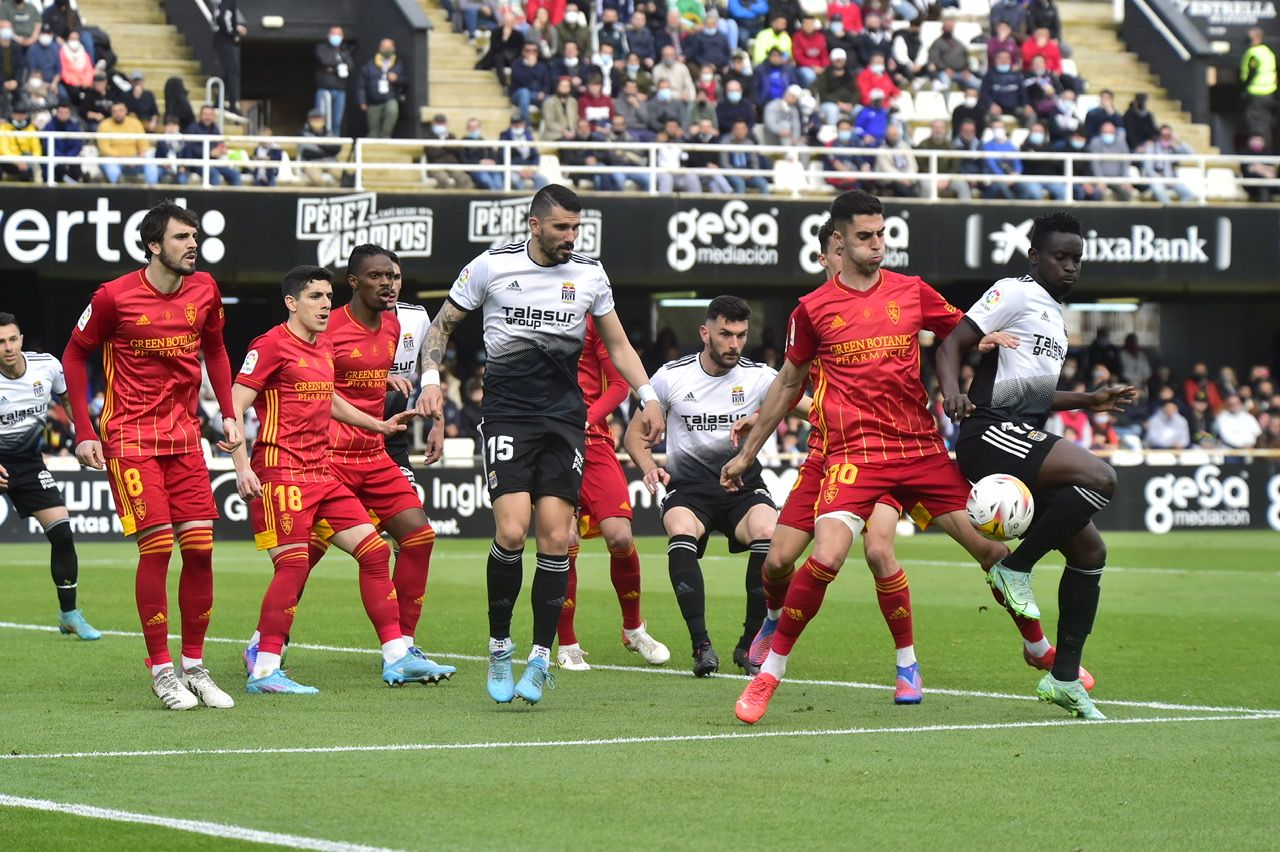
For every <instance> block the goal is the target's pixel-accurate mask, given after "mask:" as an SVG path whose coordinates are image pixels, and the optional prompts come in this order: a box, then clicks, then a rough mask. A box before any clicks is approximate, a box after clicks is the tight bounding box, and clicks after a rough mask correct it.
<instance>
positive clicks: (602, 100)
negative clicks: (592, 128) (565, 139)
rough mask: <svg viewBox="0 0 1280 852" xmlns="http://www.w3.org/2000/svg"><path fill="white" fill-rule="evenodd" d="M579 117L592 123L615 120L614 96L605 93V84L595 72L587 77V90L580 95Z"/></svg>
mask: <svg viewBox="0 0 1280 852" xmlns="http://www.w3.org/2000/svg"><path fill="white" fill-rule="evenodd" d="M578 118H585V119H586V120H587V121H589V122H591V123H592V124H595V123H597V122H599V121H604V122H606V123H608V122H610V121H612V120H613V98H611V97H609V96H608V95H606V94H605V93H604V84H603V83H602V82H601V80H600V77H599V76H597V75H595V74H592V75H591V76H590V77H588V78H587V90H586V91H585V92H583V93H582V94H580V95H578Z"/></svg>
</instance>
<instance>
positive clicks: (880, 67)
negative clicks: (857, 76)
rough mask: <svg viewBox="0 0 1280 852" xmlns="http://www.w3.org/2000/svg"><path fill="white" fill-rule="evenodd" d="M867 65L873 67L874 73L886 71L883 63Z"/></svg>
mask: <svg viewBox="0 0 1280 852" xmlns="http://www.w3.org/2000/svg"><path fill="white" fill-rule="evenodd" d="M867 67H868V68H870V69H871V73H872V74H883V73H884V66H883V65H881V64H879V63H875V64H872V65H868V66H867Z"/></svg>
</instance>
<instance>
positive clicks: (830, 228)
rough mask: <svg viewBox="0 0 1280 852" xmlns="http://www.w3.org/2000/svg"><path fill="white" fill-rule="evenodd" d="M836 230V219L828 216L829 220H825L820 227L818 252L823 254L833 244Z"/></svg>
mask: <svg viewBox="0 0 1280 852" xmlns="http://www.w3.org/2000/svg"><path fill="white" fill-rule="evenodd" d="M835 232H836V220H835V219H832V218H831V217H830V216H828V217H827V221H825V222H823V223H822V227H821V228H819V229H818V252H819V253H821V254H826V253H827V246H829V245H830V244H831V237H832V235H834V234H835Z"/></svg>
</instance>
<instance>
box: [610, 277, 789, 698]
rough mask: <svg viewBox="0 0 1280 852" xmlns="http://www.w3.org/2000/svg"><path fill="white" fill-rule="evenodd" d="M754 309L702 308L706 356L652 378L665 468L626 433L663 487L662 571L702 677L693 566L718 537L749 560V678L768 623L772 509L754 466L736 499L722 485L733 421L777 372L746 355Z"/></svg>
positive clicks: (702, 594) (705, 668) (740, 658)
mask: <svg viewBox="0 0 1280 852" xmlns="http://www.w3.org/2000/svg"><path fill="white" fill-rule="evenodd" d="M750 319H751V308H750V307H749V306H748V305H747V303H746V302H744V301H743V300H742V299H739V298H737V297H736V296H717V297H716V298H714V299H712V300H711V304H709V305H708V306H707V318H706V322H704V323H703V324H702V327H701V328H700V329H699V333H700V334H701V336H702V350H701V351H700V352H698V353H696V354H694V355H687V356H685V357H684V358H680V359H677V360H675V361H671V362H670V363H667V364H664V365H663V366H662V367H661V369H659V370H658V372H656V373H654V376H653V389H654V391H655V392H656V393H657V394H658V402H659V404H660V405H661V406H662V410H663V412H664V413H665V414H666V418H667V463H666V467H665V469H664V468H661V467H659V466H658V464H657V462H655V461H654V458H653V454H652V453H651V452H650V451H649V449H648V447H646V446H645V442H644V441H643V440H642V438H641V435H640V433H639V431H638V430H637V428H636V427H635V425H634V424H633V426H632V428H629V429H628V430H627V435H626V438H625V439H624V440H625V444H626V448H627V452H629V453H630V454H631V458H632V460H633V461H634V462H635V463H636V464H637V465H639V466H640V469H641V470H642V471H644V482H645V485H647V486H648V487H649V490H650V491H654V490H656V488H657V485H658V483H662V484H663V485H665V486H666V488H667V496H666V498H665V499H664V500H663V501H662V524H663V526H664V527H665V528H666V531H667V536H668V541H667V566H668V570H669V571H670V573H671V586H672V588H673V589H675V593H676V601H677V603H679V604H680V614H681V615H683V616H684V620H685V623H686V624H687V625H688V627H689V639H690V641H691V642H692V644H693V673H694V674H695V675H697V676H698V677H706V676H707V675H710V674H713V673H714V672H716V671H717V670H718V669H719V668H720V658H719V657H718V656H717V655H716V652H715V649H714V648H713V647H712V645H711V639H710V636H709V635H708V633H707V618H706V590H705V586H704V583H703V577H702V568H701V567H700V566H699V565H698V560H699V559H700V558H701V557H702V554H703V552H704V551H705V550H706V546H707V536H708V535H710V533H711V532H712V531H713V530H714V531H716V532H719V533H722V534H723V535H724V537H725V538H726V539H728V541H729V550H730V551H731V552H741V551H743V550H750V551H751V556H750V557H748V560H747V575H746V589H747V615H746V619H745V620H744V622H743V625H742V636H741V638H740V639H739V640H738V645H737V647H736V648H735V649H734V652H733V660H734V662H735V663H737V664H738V665H739V666H741V667H742V668H743V669H745V670H747V671H748V672H749V673H751V674H754V673H755V671H756V670H757V669H756V668H755V667H754V666H752V665H751V663H750V660H749V659H748V652H749V649H750V647H751V640H752V639H753V638H754V637H755V635H756V633H757V632H758V631H759V630H760V625H761V623H762V622H763V621H764V617H765V612H766V609H765V596H764V580H763V579H762V577H761V573H760V572H761V568H762V566H763V565H764V560H765V556H767V555H768V553H769V540H770V539H771V538H772V537H773V528H774V525H775V524H776V523H777V520H778V509H777V507H776V506H774V505H773V500H772V499H771V498H770V497H769V489H768V488H766V487H765V484H764V480H763V479H762V478H761V467H760V463H759V462H758V461H757V462H753V463H752V465H751V467H750V468H749V469H748V471H747V472H746V474H745V475H744V476H743V481H744V485H743V487H742V489H741V490H739V491H738V492H736V493H733V494H726V493H725V491H724V489H723V488H722V487H721V486H720V469H721V468H722V467H724V464H725V462H727V461H729V459H731V458H733V457H734V456H735V455H736V454H737V451H738V450H737V446H736V445H735V444H734V441H733V437H732V429H733V424H734V423H736V422H737V421H738V420H740V419H742V418H743V417H747V416H749V415H751V414H753V413H754V412H755V411H756V410H757V409H758V408H759V407H760V402H761V401H762V400H763V399H764V396H765V394H766V393H768V391H769V385H770V384H771V383H772V382H773V379H774V377H775V376H776V375H777V372H776V371H775V370H774V369H773V368H772V367H769V366H766V365H764V364H757V363H755V362H754V361H748V360H747V359H746V358H743V357H742V348H743V347H744V346H745V345H746V342H747V327H748V321H749V320H750Z"/></svg>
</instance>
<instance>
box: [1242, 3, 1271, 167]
mask: <svg viewBox="0 0 1280 852" xmlns="http://www.w3.org/2000/svg"><path fill="white" fill-rule="evenodd" d="M1240 82H1241V84H1242V85H1243V86H1244V124H1245V132H1246V133H1247V134H1249V135H1250V136H1252V135H1253V134H1255V133H1256V134H1259V135H1261V136H1262V138H1263V139H1264V140H1266V146H1267V148H1268V149H1269V148H1270V147H1271V125H1272V123H1273V121H1274V111H1275V102H1276V82H1277V81H1276V54H1275V51H1274V50H1272V49H1271V48H1269V47H1267V46H1266V45H1265V44H1263V43H1262V30H1261V28H1259V27H1253V28H1252V29H1250V30H1249V47H1248V48H1247V49H1246V50H1245V52H1244V56H1242V57H1241V59H1240Z"/></svg>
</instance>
